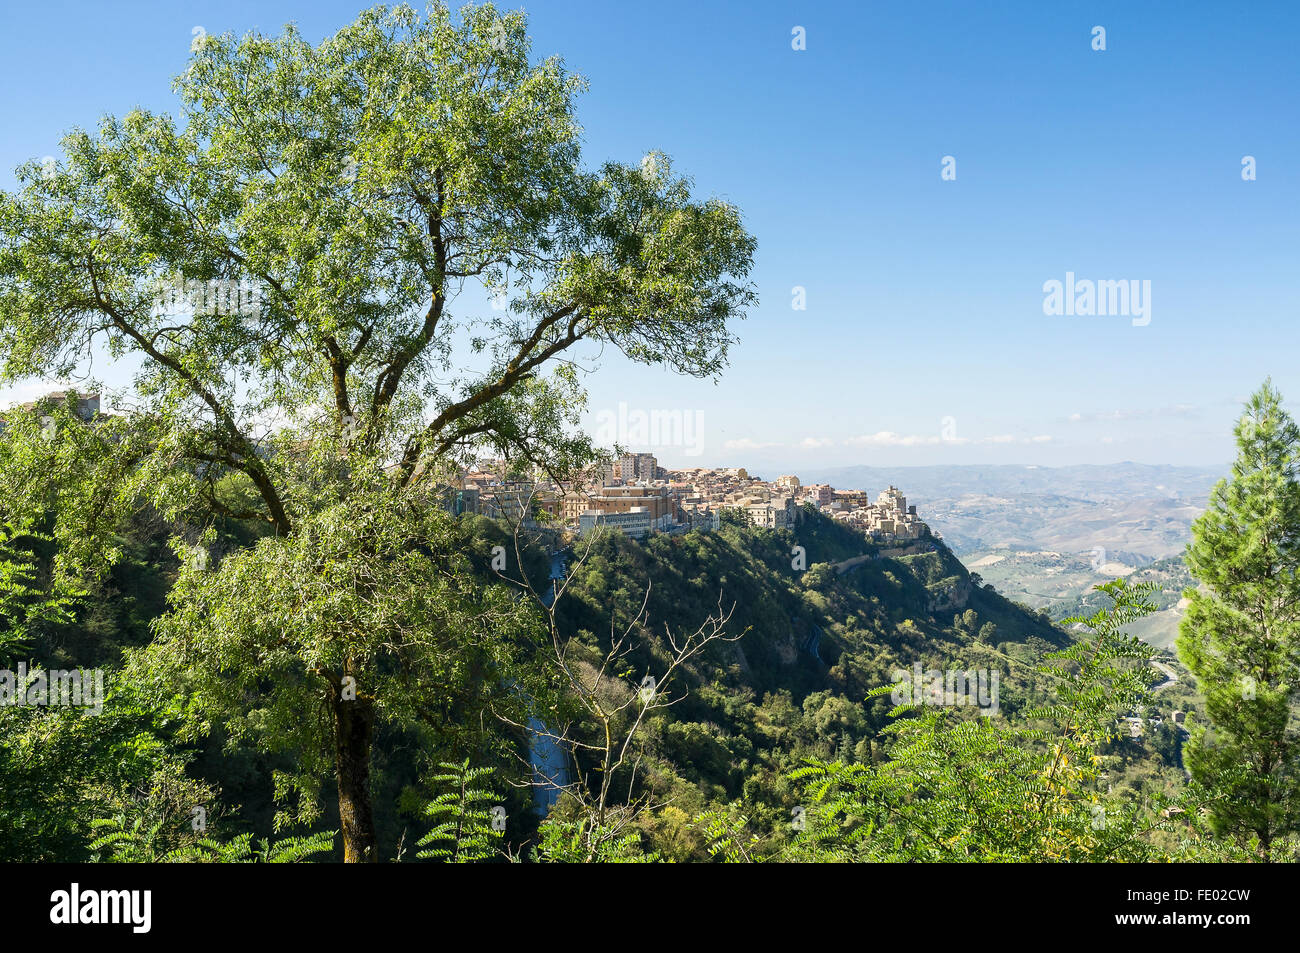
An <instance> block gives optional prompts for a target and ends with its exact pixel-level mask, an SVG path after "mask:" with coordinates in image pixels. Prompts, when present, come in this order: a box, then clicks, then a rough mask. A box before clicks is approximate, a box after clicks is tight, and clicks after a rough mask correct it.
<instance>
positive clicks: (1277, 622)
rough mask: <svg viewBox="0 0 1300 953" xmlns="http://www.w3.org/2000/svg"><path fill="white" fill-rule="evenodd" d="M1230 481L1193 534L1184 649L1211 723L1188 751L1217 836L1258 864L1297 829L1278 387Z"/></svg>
mask: <svg viewBox="0 0 1300 953" xmlns="http://www.w3.org/2000/svg"><path fill="white" fill-rule="evenodd" d="M1235 435H1236V439H1237V459H1236V461H1235V462H1234V463H1233V466H1232V476H1231V478H1229V479H1226V480H1222V481H1220V482H1219V484H1218V485H1217V486H1215V488H1214V490H1213V492H1212V494H1211V496H1210V504H1209V507H1208V509H1207V510H1206V511H1205V513H1204V514H1203V515H1202V516H1201V517H1200V519H1198V520H1197V521H1196V523H1195V524H1194V525H1193V527H1192V543H1191V545H1190V546H1189V547H1188V552H1187V565H1188V568H1189V569H1190V570H1191V572H1192V575H1193V576H1194V577H1195V578H1196V580H1197V581H1198V582H1199V583H1200V585H1199V587H1198V588H1197V589H1196V590H1189V591H1188V593H1187V597H1188V598H1189V599H1190V605H1189V606H1188V609H1187V614H1186V616H1185V618H1184V619H1183V623H1182V631H1181V634H1180V636H1179V639H1178V652H1179V655H1180V656H1181V658H1182V659H1183V661H1184V662H1185V663H1186V664H1187V666H1188V668H1190V669H1191V670H1192V672H1193V674H1195V676H1196V678H1197V679H1198V681H1199V685H1200V690H1201V691H1202V693H1204V695H1205V700H1206V715H1207V717H1208V721H1209V724H1208V725H1198V726H1197V727H1196V729H1195V730H1194V732H1193V737H1192V740H1191V742H1190V743H1189V745H1188V747H1187V754H1186V764H1187V766H1188V768H1189V770H1190V771H1191V773H1192V776H1193V777H1194V778H1195V779H1196V780H1197V781H1199V782H1200V783H1201V784H1203V785H1204V786H1205V787H1206V789H1207V790H1208V791H1209V792H1210V793H1211V795H1212V797H1211V801H1210V805H1209V809H1210V821H1211V825H1212V827H1213V828H1214V830H1215V831H1216V832H1218V833H1220V834H1227V835H1230V836H1231V837H1232V838H1233V839H1234V840H1235V841H1236V842H1237V843H1238V844H1240V845H1241V846H1243V847H1246V848H1248V849H1250V850H1252V851H1253V852H1254V853H1255V854H1256V856H1257V857H1258V858H1259V859H1260V860H1261V861H1268V860H1269V859H1270V858H1271V856H1272V855H1273V854H1274V853H1275V846H1276V842H1277V840H1278V838H1279V837H1281V836H1284V835H1286V834H1288V833H1290V832H1293V831H1295V830H1296V829H1297V826H1298V825H1300V801H1298V800H1297V789H1296V775H1297V771H1296V757H1297V754H1300V748H1297V737H1296V733H1295V731H1294V730H1292V729H1289V727H1288V723H1289V722H1290V720H1291V696H1292V693H1293V692H1294V690H1295V686H1296V684H1297V681H1296V679H1297V675H1298V674H1300V672H1297V655H1296V653H1297V650H1300V578H1297V569H1300V477H1298V469H1297V453H1298V452H1300V429H1298V428H1297V427H1296V424H1295V422H1294V421H1293V420H1292V419H1291V417H1290V416H1289V415H1288V414H1287V413H1286V412H1285V411H1284V410H1283V409H1282V398H1281V395H1280V394H1279V393H1278V392H1277V391H1276V390H1275V389H1274V388H1273V386H1272V384H1271V382H1268V381H1266V382H1265V383H1264V386H1263V387H1261V388H1260V390H1259V391H1258V392H1257V393H1255V394H1254V395H1253V396H1252V397H1251V398H1250V401H1249V402H1248V403H1247V405H1246V411H1245V413H1244V415H1243V416H1242V418H1241V420H1239V421H1238V423H1237V426H1236V429H1235Z"/></svg>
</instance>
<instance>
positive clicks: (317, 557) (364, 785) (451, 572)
mask: <svg viewBox="0 0 1300 953" xmlns="http://www.w3.org/2000/svg"><path fill="white" fill-rule="evenodd" d="M362 499H363V498H361V497H359V496H355V497H353V498H352V499H351V500H349V501H347V502H345V503H340V504H338V505H337V506H335V507H334V508H332V509H329V510H325V511H322V512H321V513H317V514H313V515H311V516H304V517H303V518H301V519H300V521H299V524H298V530H297V531H295V532H294V533H293V534H291V535H290V536H287V537H285V536H269V537H266V538H264V539H262V540H261V541H260V542H259V543H258V544H257V545H256V546H253V547H251V548H249V549H246V550H243V551H241V552H238V553H235V554H233V555H230V556H227V557H226V558H225V559H223V560H222V561H221V563H220V565H219V566H217V567H216V568H215V569H201V568H198V566H196V565H187V566H185V567H184V568H183V569H182V572H181V576H180V578H179V580H178V581H177V584H176V587H175V589H174V591H173V595H172V601H173V605H174V608H173V610H172V611H171V612H170V613H168V614H167V615H166V616H164V617H163V618H161V619H160V620H158V623H157V625H156V637H155V639H154V641H153V642H152V643H151V644H150V645H148V646H147V647H145V648H144V649H142V650H140V651H138V652H134V653H132V654H131V655H130V657H129V661H128V667H127V672H128V676H129V677H131V678H133V679H136V680H137V681H138V682H139V683H140V684H141V685H145V686H149V687H150V688H152V690H153V692H154V696H153V697H154V702H155V704H157V705H158V706H159V707H160V708H162V709H164V710H166V709H169V708H174V707H176V706H178V705H179V706H180V707H181V710H182V712H183V713H185V714H187V715H188V716H189V717H188V719H187V720H188V722H189V723H190V724H191V725H193V726H194V727H193V730H194V731H195V732H196V733H197V732H205V731H206V730H207V729H208V727H209V726H210V725H211V724H213V723H219V724H221V725H223V726H224V730H225V732H226V734H227V737H228V739H229V743H230V744H231V745H237V744H239V743H241V742H242V741H245V740H247V741H252V742H254V743H256V744H257V745H258V746H259V747H261V748H263V749H265V750H269V751H271V752H283V753H287V754H289V755H291V756H292V763H293V764H294V765H295V769H294V770H293V771H292V772H281V773H280V774H278V775H277V790H278V793H279V794H280V796H281V798H282V799H283V800H285V801H292V803H293V805H294V809H293V811H292V812H289V811H286V812H284V813H283V815H282V816H281V817H280V818H279V823H280V824H281V825H284V824H287V823H289V822H291V821H301V822H311V821H314V820H315V819H316V818H317V817H318V815H319V812H320V807H319V804H318V803H317V792H318V790H319V786H320V783H321V781H322V780H324V779H325V778H327V777H328V776H329V775H330V774H331V773H332V774H333V775H334V777H335V781H336V786H337V790H338V805H339V818H340V825H341V828H342V832H343V847H344V860H345V861H373V860H376V859H377V856H376V855H377V853H378V850H377V845H376V833H375V825H374V816H373V808H372V804H371V797H370V762H371V749H372V746H373V744H374V739H375V735H376V732H377V731H378V730H379V729H380V728H384V727H392V728H395V729H397V728H401V729H406V730H411V731H420V730H422V729H423V730H424V732H425V733H426V735H425V736H426V739H427V740H428V742H429V743H428V745H427V747H428V748H429V749H432V748H433V747H434V744H433V740H434V739H436V741H437V743H438V744H440V745H441V746H442V747H443V749H444V750H452V749H455V748H456V747H457V745H458V743H459V744H460V745H461V746H472V745H471V743H470V742H468V741H466V740H464V738H463V736H465V735H467V734H470V733H472V732H473V731H474V730H475V726H476V725H477V723H478V718H479V716H480V715H481V714H482V713H484V712H486V711H487V710H488V709H489V708H491V709H493V710H495V711H498V712H500V713H502V715H503V716H505V715H513V716H515V718H520V717H523V715H524V713H525V712H526V710H527V706H526V699H528V698H545V697H546V695H545V692H546V685H545V684H544V683H543V682H544V680H543V678H542V675H541V673H540V671H539V669H538V667H537V666H536V665H535V664H533V662H532V661H531V659H532V657H533V653H530V652H529V651H528V647H529V646H530V645H531V644H534V643H536V642H537V641H539V640H540V638H541V634H542V632H543V631H544V630H543V629H542V628H541V626H540V622H539V620H538V618H537V616H536V614H535V613H534V612H532V611H531V609H530V607H529V605H528V603H527V602H525V601H522V600H519V599H517V598H516V597H515V594H514V592H512V591H511V590H509V589H508V588H506V587H505V586H503V585H487V584H485V582H484V579H483V578H482V576H481V574H476V573H475V571H474V570H475V567H474V565H473V563H472V561H471V559H470V557H469V555H467V554H466V553H465V552H464V550H465V549H466V546H465V544H464V543H463V537H462V532H461V531H462V527H461V526H460V524H458V523H457V522H456V521H455V520H454V518H453V517H452V516H450V515H449V514H447V513H445V512H443V511H442V510H438V509H432V508H430V507H418V506H412V505H411V504H410V503H409V502H406V503H404V502H403V501H402V499H401V495H400V494H399V493H398V492H397V491H396V490H394V489H392V488H385V489H384V492H383V494H382V495H379V496H377V497H376V498H374V499H367V500H365V501H364V505H362ZM488 555H489V554H487V553H484V554H483V557H484V558H482V559H481V560H480V563H486V561H487V556H488ZM479 568H480V570H482V569H485V567H483V566H480V567H479ZM507 676H508V677H507ZM178 691H179V692H180V693H181V697H180V698H179V699H177V697H176V693H177V692H178ZM429 734H432V736H433V738H429V737H428V736H429Z"/></svg>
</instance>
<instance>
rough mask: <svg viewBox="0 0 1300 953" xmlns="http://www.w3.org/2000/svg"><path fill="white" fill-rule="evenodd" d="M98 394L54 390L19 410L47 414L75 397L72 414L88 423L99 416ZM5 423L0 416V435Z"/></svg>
mask: <svg viewBox="0 0 1300 953" xmlns="http://www.w3.org/2000/svg"><path fill="white" fill-rule="evenodd" d="M99 396H100V395H99V394H98V393H93V394H82V393H79V392H77V391H68V390H56V391H52V392H50V393H48V394H46V395H45V396H44V397H40V398H37V399H36V400H29V401H27V403H25V404H20V405H19V408H20V409H22V410H26V411H41V412H44V413H48V412H49V411H50V410H51V409H53V408H54V406H55V405H66V404H67V403H68V398H69V397H75V398H76V401H77V406H76V408H75V409H74V410H73V413H75V414H76V415H77V417H79V418H80V419H81V420H83V421H85V422H86V423H90V422H91V421H93V420H94V419H95V418H96V417H98V416H99V414H100V406H99ZM4 429H5V422H4V415H2V414H0V433H4Z"/></svg>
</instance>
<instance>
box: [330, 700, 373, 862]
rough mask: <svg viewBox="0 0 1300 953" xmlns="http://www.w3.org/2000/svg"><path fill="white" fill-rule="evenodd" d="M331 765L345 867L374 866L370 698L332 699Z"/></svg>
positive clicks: (371, 710)
mask: <svg viewBox="0 0 1300 953" xmlns="http://www.w3.org/2000/svg"><path fill="white" fill-rule="evenodd" d="M331 709H332V710H333V713H334V765H335V772H336V773H337V775H338V782H339V822H340V826H341V827H342V832H343V862H344V863H345V864H361V863H377V862H378V860H379V850H378V847H377V845H376V844H375V817H374V810H373V807H372V805H371V803H370V742H371V740H372V738H373V736H374V731H375V710H374V705H373V704H372V703H371V701H370V699H368V698H363V697H358V698H357V699H355V700H352V701H345V700H340V699H335V700H334V701H333V703H332V704H331Z"/></svg>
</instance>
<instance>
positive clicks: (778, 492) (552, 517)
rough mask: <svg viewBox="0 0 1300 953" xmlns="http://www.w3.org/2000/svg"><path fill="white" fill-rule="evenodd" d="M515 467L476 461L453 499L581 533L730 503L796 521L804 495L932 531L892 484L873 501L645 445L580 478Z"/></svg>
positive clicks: (686, 524) (889, 523)
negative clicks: (538, 475) (675, 460)
mask: <svg viewBox="0 0 1300 953" xmlns="http://www.w3.org/2000/svg"><path fill="white" fill-rule="evenodd" d="M513 477H514V478H512V475H511V474H508V473H506V472H505V464H504V462H502V461H483V462H480V463H479V464H478V466H477V467H476V468H475V469H472V470H468V471H466V472H465V473H464V474H463V475H462V477H461V480H460V486H459V487H457V488H455V490H454V495H455V499H456V500H457V501H458V502H457V503H455V504H454V507H455V508H456V509H458V510H471V509H472V510H473V511H475V512H479V513H483V514H485V515H488V516H497V517H506V518H513V519H519V518H520V517H522V518H523V520H524V521H526V522H530V523H538V524H541V523H547V522H549V523H551V524H552V525H557V526H558V527H562V528H565V529H568V530H572V531H576V532H579V533H586V532H589V531H590V530H592V529H593V528H595V527H596V526H607V527H610V528H612V529H616V530H619V531H620V532H623V533H625V534H627V535H628V536H631V537H634V538H639V537H642V536H645V535H647V534H648V533H653V532H686V531H689V530H692V529H704V530H709V529H715V528H717V526H718V525H719V523H720V520H721V516H722V513H723V512H726V511H733V512H736V513H739V514H740V515H742V516H743V517H744V518H745V519H747V520H748V521H749V522H750V523H752V524H753V525H755V526H759V527H764V528H768V529H781V528H785V527H789V526H792V525H794V524H795V523H796V522H798V520H799V519H800V517H801V515H802V513H803V512H804V510H803V507H804V506H805V505H806V506H811V507H813V508H814V509H816V510H819V511H821V512H823V513H825V514H826V515H828V516H830V517H831V518H832V519H835V520H838V521H842V522H844V523H846V524H849V525H851V526H853V527H855V528H857V529H859V530H861V531H862V532H864V533H866V534H868V535H870V536H873V537H876V538H878V539H881V540H882V541H887V540H888V541H892V540H914V539H921V538H925V537H929V536H931V535H937V534H932V532H931V530H930V527H929V526H928V525H927V524H926V523H925V522H923V521H922V520H921V519H920V517H919V516H917V513H916V506H914V505H909V504H908V502H907V497H906V496H904V495H903V493H902V491H901V490H899V489H898V488H897V487H894V486H892V485H891V486H889V487H888V488H886V489H884V490H882V491H881V492H880V493H879V494H878V495H877V496H876V500H875V502H874V503H873V502H871V499H870V495H869V493H868V492H867V491H866V490H862V489H837V488H835V487H833V486H830V485H829V484H826V483H812V484H807V485H805V484H802V483H801V482H800V480H799V477H798V476H795V475H793V474H784V475H781V476H778V477H776V479H774V480H765V479H763V478H762V477H759V476H757V475H755V474H750V473H749V472H748V471H747V470H746V469H745V468H744V467H692V468H688V469H665V468H664V467H661V466H659V463H658V461H657V460H656V459H655V457H654V456H653V455H652V454H649V453H627V454H623V455H622V456H620V457H618V458H616V459H615V460H614V461H613V463H612V464H611V465H610V466H608V467H606V468H605V469H604V470H603V471H601V472H600V473H597V474H593V475H592V477H591V479H590V480H589V481H588V482H587V483H586V484H585V485H581V486H568V487H564V486H559V485H556V484H554V483H548V482H546V481H534V480H525V479H518V475H513Z"/></svg>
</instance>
